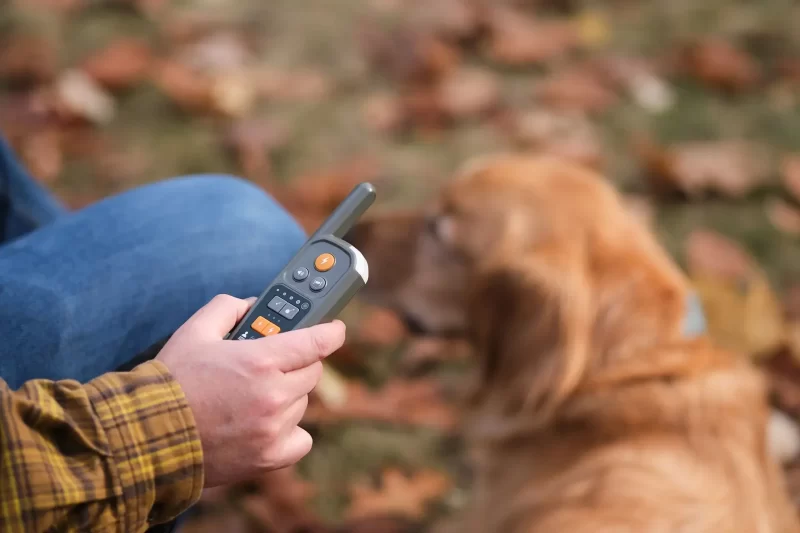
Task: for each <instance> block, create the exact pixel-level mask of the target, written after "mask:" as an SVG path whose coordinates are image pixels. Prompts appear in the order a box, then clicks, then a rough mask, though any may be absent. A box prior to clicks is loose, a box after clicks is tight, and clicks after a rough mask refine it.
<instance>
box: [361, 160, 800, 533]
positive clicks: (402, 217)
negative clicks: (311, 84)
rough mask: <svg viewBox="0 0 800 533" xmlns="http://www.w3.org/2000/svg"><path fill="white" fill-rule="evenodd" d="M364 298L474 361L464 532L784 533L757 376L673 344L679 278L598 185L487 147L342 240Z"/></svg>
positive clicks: (732, 358) (592, 178)
mask: <svg viewBox="0 0 800 533" xmlns="http://www.w3.org/2000/svg"><path fill="white" fill-rule="evenodd" d="M348 238H349V239H350V241H351V242H353V244H354V245H356V246H357V247H359V248H360V249H361V250H362V251H363V252H364V254H365V256H366V257H367V259H368V260H369V261H370V263H371V270H372V276H371V279H370V284H369V285H368V286H367V287H366V288H365V289H364V291H362V295H363V296H364V297H367V298H372V300H373V301H375V302H378V303H381V304H383V305H387V306H391V307H393V308H395V309H396V310H397V311H398V312H399V313H401V314H402V315H403V316H404V317H405V318H406V320H407V322H408V323H409V324H410V325H411V326H413V328H415V329H417V330H419V331H421V332H429V333H435V334H440V335H443V334H457V335H466V336H468V338H469V339H470V341H471V344H472V346H473V348H474V350H475V352H476V355H477V357H478V358H479V362H478V365H477V367H478V378H477V384H476V388H475V390H474V394H473V395H472V396H471V399H470V405H469V406H468V410H467V411H468V413H469V416H468V419H467V420H466V423H465V426H466V429H465V431H466V436H467V441H468V444H469V446H470V450H471V457H473V458H474V464H473V467H474V472H475V485H474V489H473V495H472V501H471V503H470V504H469V505H468V506H467V510H466V511H465V512H464V514H463V515H462V516H460V517H458V521H459V525H458V526H457V527H456V528H455V531H464V532H468V533H472V532H474V533H495V532H496V533H523V532H524V533H583V532H586V533H590V532H591V533H601V532H610V533H612V532H613V533H671V532H674V533H678V532H680V533H695V532H697V533H700V532H703V533H733V532H736V533H778V532H781V533H786V532H796V531H800V525H799V524H798V520H797V517H796V511H795V509H794V508H793V506H792V505H791V502H790V501H789V498H788V495H787V493H786V489H785V483H784V478H783V473H782V471H781V469H780V467H779V465H778V462H777V461H776V460H775V458H774V457H773V456H772V454H771V453H770V451H769V446H768V444H767V426H768V419H769V415H770V409H769V406H768V402H767V395H766V384H765V381H764V379H763V377H762V376H761V375H760V373H759V372H758V371H757V370H756V369H755V368H753V367H752V366H751V364H750V363H749V361H748V360H747V359H746V358H745V357H742V356H741V355H738V354H734V353H729V352H726V351H723V350H721V349H718V348H717V347H715V346H714V345H713V344H712V342H711V341H710V340H709V339H708V338H706V337H705V336H704V335H703V334H702V333H699V334H693V335H688V334H687V331H686V320H687V314H688V313H689V310H690V309H691V306H692V293H691V289H690V286H689V283H688V281H687V279H686V278H685V276H684V274H683V273H682V272H681V270H680V269H679V268H678V267H677V266H676V265H675V264H674V263H673V261H672V260H671V259H670V257H669V256H668V255H667V253H666V252H665V251H664V250H663V249H662V248H661V247H660V245H659V244H658V243H657V241H656V239H655V238H654V237H653V236H652V235H651V234H650V232H649V231H648V230H647V229H646V228H645V226H644V225H642V224H641V223H640V222H639V221H637V220H636V219H635V218H634V217H633V216H632V215H631V214H630V213H629V212H628V210H626V208H625V205H624V203H623V201H622V198H621V196H620V195H619V194H618V193H617V192H616V191H615V189H614V188H613V187H612V186H611V185H610V184H609V183H608V182H607V181H606V180H604V179H603V177H602V176H600V175H598V174H596V173H594V172H593V171H590V170H588V169H585V168H583V167H580V166H577V165H575V164H572V163H568V162H566V161H563V160H559V159H556V158H552V157H546V156H534V155H513V154H509V155H503V154H501V155H496V156H491V157H485V158H482V159H479V160H475V161H473V162H471V163H469V164H468V165H466V166H465V167H464V168H463V169H462V170H461V171H460V172H459V173H458V175H457V176H455V178H454V179H452V180H450V181H449V182H448V183H447V184H446V185H445V186H444V188H443V190H442V191H441V194H440V195H439V196H438V197H437V198H436V200H435V202H433V205H432V206H431V207H430V209H429V210H428V211H427V212H426V213H415V212H408V213H398V214H386V215H379V216H375V217H372V218H371V219H367V220H365V221H364V222H363V223H361V224H360V225H359V226H357V227H356V228H355V229H354V230H353V231H352V232H351V234H350V235H349V237H348Z"/></svg>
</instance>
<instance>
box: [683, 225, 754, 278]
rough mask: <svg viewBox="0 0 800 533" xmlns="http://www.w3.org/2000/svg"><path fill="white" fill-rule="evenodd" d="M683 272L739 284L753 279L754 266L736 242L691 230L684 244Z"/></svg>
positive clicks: (708, 232)
mask: <svg viewBox="0 0 800 533" xmlns="http://www.w3.org/2000/svg"><path fill="white" fill-rule="evenodd" d="M686 263H687V270H688V272H689V274H690V275H692V276H702V277H708V278H713V277H716V278H720V279H722V280H724V281H725V282H727V283H739V282H740V281H742V280H747V279H749V278H750V277H752V276H754V275H757V272H758V265H757V263H756V261H755V259H753V257H752V256H751V255H750V254H749V253H748V252H747V251H745V250H744V248H742V247H741V245H739V244H738V243H737V242H735V241H733V240H731V239H729V238H728V237H725V236H723V235H720V234H719V233H716V232H714V231H711V230H695V231H693V232H692V233H691V234H690V235H689V237H688V239H687V240H686Z"/></svg>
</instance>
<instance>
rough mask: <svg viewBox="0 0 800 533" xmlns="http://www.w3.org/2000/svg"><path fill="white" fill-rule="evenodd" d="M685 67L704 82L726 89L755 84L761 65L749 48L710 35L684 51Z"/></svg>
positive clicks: (682, 57) (738, 89) (683, 60)
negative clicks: (744, 48) (749, 52)
mask: <svg viewBox="0 0 800 533" xmlns="http://www.w3.org/2000/svg"><path fill="white" fill-rule="evenodd" d="M681 63H682V67H683V70H684V71H686V72H687V73H688V74H689V75H692V76H694V77H696V78H697V79H699V80H700V81H702V82H703V83H705V84H707V85H709V86H712V87H716V88H720V89H723V90H726V91H742V90H746V89H751V88H753V87H755V86H756V85H757V84H758V83H759V82H760V80H761V67H760V66H759V65H758V63H756V61H755V60H754V59H753V58H752V57H751V56H750V55H749V54H748V53H746V52H745V51H743V50H741V49H740V48H738V47H737V46H736V45H734V44H733V43H731V42H729V41H726V40H724V39H721V38H708V39H705V40H703V41H699V42H696V43H693V44H690V45H688V46H686V47H685V49H684V50H682V53H681Z"/></svg>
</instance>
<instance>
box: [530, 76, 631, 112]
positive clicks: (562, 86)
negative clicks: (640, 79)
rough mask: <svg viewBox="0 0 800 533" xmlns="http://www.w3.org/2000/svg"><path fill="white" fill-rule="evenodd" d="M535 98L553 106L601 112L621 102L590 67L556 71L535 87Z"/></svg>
mask: <svg viewBox="0 0 800 533" xmlns="http://www.w3.org/2000/svg"><path fill="white" fill-rule="evenodd" d="M534 96H535V97H536V99H537V100H538V101H539V102H541V103H543V104H545V105H547V106H550V107H553V108H557V109H567V110H576V111H582V112H586V113H601V112H603V111H605V110H607V109H608V108H609V107H611V106H613V105H615V104H616V103H617V101H618V98H617V95H616V94H615V93H614V91H613V90H611V89H610V88H609V87H608V86H607V85H605V84H604V83H602V81H601V80H600V79H598V77H597V76H596V75H595V73H594V72H592V71H590V70H588V69H578V68H572V69H568V70H564V71H559V72H556V73H554V74H552V75H550V76H547V77H546V78H544V79H543V80H541V81H539V82H538V83H537V84H536V85H535V86H534Z"/></svg>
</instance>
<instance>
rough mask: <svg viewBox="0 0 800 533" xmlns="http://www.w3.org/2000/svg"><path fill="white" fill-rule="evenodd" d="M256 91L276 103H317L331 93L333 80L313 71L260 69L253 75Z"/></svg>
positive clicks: (308, 69) (333, 85) (333, 86)
mask: <svg viewBox="0 0 800 533" xmlns="http://www.w3.org/2000/svg"><path fill="white" fill-rule="evenodd" d="M253 79H254V83H255V87H256V90H257V91H258V92H259V94H260V95H261V96H262V97H263V98H265V99H267V100H273V101H276V102H317V101H320V100H324V99H325V98H327V97H328V96H330V94H331V93H332V92H333V90H334V88H335V84H334V82H333V80H332V79H331V78H330V77H329V76H328V75H326V74H325V73H323V72H320V71H318V70H314V69H310V68H307V69H300V70H296V71H284V70H277V69H263V68H262V69H260V70H258V71H257V72H255V74H254V75H253Z"/></svg>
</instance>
